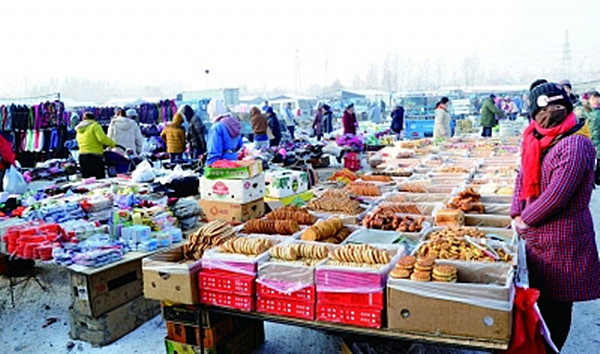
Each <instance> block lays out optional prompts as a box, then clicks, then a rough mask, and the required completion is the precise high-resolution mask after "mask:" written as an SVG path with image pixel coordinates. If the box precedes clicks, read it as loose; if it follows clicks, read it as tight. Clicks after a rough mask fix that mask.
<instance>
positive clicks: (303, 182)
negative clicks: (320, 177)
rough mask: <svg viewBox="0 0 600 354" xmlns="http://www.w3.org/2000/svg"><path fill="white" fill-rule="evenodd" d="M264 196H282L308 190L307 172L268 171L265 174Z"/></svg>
mask: <svg viewBox="0 0 600 354" xmlns="http://www.w3.org/2000/svg"><path fill="white" fill-rule="evenodd" d="M265 175H266V176H265V184H266V190H267V192H266V196H267V197H270V198H284V197H289V196H291V195H295V194H300V193H302V192H305V191H307V190H308V174H307V173H306V172H302V171H292V170H284V171H269V172H267V173H266V174H265Z"/></svg>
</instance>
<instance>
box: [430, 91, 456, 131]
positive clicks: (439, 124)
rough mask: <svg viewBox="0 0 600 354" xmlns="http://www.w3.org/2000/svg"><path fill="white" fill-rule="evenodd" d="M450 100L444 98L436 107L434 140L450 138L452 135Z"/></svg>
mask: <svg viewBox="0 0 600 354" xmlns="http://www.w3.org/2000/svg"><path fill="white" fill-rule="evenodd" d="M449 107H450V99H449V98H448V97H442V98H441V99H440V101H439V102H438V103H436V105H435V121H434V127H433V138H434V139H438V138H449V137H450V136H451V135H452V134H451V133H450V120H451V118H450V112H449V111H448V108H449Z"/></svg>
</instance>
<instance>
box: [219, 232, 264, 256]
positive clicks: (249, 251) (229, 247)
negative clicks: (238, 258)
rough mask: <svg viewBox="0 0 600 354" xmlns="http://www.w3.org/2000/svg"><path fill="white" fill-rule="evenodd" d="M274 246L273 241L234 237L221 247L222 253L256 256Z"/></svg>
mask: <svg viewBox="0 0 600 354" xmlns="http://www.w3.org/2000/svg"><path fill="white" fill-rule="evenodd" d="M271 246H273V243H272V242H271V240H267V239H261V238H250V237H237V236H236V237H234V238H232V239H230V240H228V241H227V242H225V243H223V244H222V245H221V246H219V249H220V250H221V252H225V253H238V254H244V255H251V256H256V255H259V254H262V253H263V252H266V251H267V250H268V249H269V248H271Z"/></svg>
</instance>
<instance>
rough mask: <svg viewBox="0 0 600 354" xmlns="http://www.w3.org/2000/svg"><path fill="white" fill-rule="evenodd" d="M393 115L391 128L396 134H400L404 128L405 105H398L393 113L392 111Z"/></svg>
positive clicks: (391, 114)
mask: <svg viewBox="0 0 600 354" xmlns="http://www.w3.org/2000/svg"><path fill="white" fill-rule="evenodd" d="M390 116H391V117H392V126H391V127H390V129H392V131H393V132H394V133H396V134H399V133H400V132H401V131H402V129H403V128H404V107H402V106H400V107H396V108H395V109H394V110H393V111H392V113H390Z"/></svg>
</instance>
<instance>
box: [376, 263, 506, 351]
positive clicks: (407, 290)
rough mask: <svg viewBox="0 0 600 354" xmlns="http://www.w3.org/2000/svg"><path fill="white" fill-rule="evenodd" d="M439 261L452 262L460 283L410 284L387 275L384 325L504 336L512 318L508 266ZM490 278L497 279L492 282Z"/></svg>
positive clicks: (453, 332) (482, 337) (424, 330)
mask: <svg viewBox="0 0 600 354" xmlns="http://www.w3.org/2000/svg"><path fill="white" fill-rule="evenodd" d="M444 263H451V264H454V265H456V267H457V269H458V277H459V283H452V284H450V283H448V284H446V283H438V282H430V283H419V284H418V285H415V284H414V282H411V281H410V280H403V279H390V280H389V281H388V288H387V319H388V328H390V329H391V330H393V329H398V330H402V331H415V332H421V333H429V334H433V335H435V334H445V335H453V336H461V337H467V338H478V339H495V340H509V339H510V337H511V329H512V318H513V316H512V296H513V292H514V289H513V288H514V285H513V276H512V274H513V269H512V266H511V265H510V264H499V263H485V264H483V263H484V262H470V263H471V264H468V263H467V262H444ZM478 263H482V264H478ZM465 281H473V283H467V282H465ZM493 281H497V282H498V283H499V284H492V283H491V282H493ZM475 282H477V283H475ZM415 287H418V289H417V288H415ZM423 294H428V295H427V296H424V295H423Z"/></svg>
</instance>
